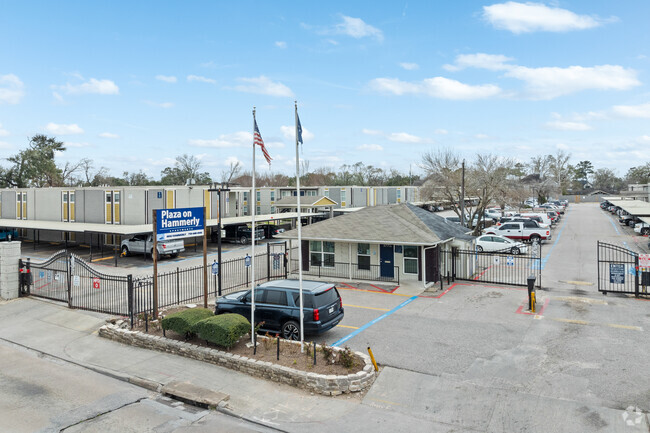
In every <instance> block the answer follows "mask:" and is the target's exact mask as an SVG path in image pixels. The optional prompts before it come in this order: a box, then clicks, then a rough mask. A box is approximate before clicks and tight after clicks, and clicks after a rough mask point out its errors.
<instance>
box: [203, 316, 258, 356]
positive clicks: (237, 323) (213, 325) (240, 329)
mask: <svg viewBox="0 0 650 433" xmlns="http://www.w3.org/2000/svg"><path fill="white" fill-rule="evenodd" d="M250 330H251V324H250V322H249V321H248V320H247V319H246V318H245V317H244V316H241V315H239V314H220V315H218V316H212V317H209V318H207V319H203V320H201V321H200V322H197V323H196V324H195V325H194V327H193V328H192V331H193V332H194V333H195V334H196V335H198V336H199V338H200V339H202V340H205V341H209V342H210V343H214V344H216V345H217V346H221V347H225V348H230V347H232V346H234V345H235V343H236V342H237V341H238V340H239V339H240V338H241V337H242V335H245V334H247V333H248V332H250Z"/></svg>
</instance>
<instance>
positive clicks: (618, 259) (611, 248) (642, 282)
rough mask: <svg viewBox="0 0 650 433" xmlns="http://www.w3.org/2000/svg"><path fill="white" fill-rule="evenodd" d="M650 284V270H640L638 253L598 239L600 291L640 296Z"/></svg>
mask: <svg viewBox="0 0 650 433" xmlns="http://www.w3.org/2000/svg"><path fill="white" fill-rule="evenodd" d="M639 276H640V277H641V278H639ZM648 285H650V270H648V269H647V268H644V269H642V270H641V272H640V269H639V255H638V254H637V253H635V252H634V251H631V250H628V249H627V248H624V247H621V246H619V245H612V244H606V243H604V242H600V241H598V291H599V292H602V293H603V294H607V292H613V293H629V294H633V295H635V296H639V294H641V293H643V294H645V293H647V286H648ZM640 286H642V287H640Z"/></svg>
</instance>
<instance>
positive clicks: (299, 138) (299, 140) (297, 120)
mask: <svg viewBox="0 0 650 433" xmlns="http://www.w3.org/2000/svg"><path fill="white" fill-rule="evenodd" d="M296 122H297V125H298V127H297V128H296V130H297V131H298V143H300V144H302V125H301V124H300V117H298V112H296Z"/></svg>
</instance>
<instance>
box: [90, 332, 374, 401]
mask: <svg viewBox="0 0 650 433" xmlns="http://www.w3.org/2000/svg"><path fill="white" fill-rule="evenodd" d="M99 335H100V336H101V337H104V338H108V339H111V340H114V341H119V342H120V343H125V344H129V345H131V346H137V347H142V348H145V349H153V350H158V351H161V352H168V353H173V354H175V355H180V356H185V357H187V358H192V359H196V360H198V361H204V362H209V363H211V364H215V365H219V366H221V367H226V368H230V369H232V370H237V371H241V372H242V373H248V374H250V375H251V376H256V377H261V378H264V379H269V380H273V381H276V382H281V383H286V384H287V385H292V386H295V387H298V388H303V389H306V390H309V391H312V392H315V393H319V394H323V395H339V394H342V393H349V392H358V391H361V390H363V389H366V388H367V387H369V386H370V384H372V382H373V380H374V379H375V372H374V369H373V366H372V363H371V361H370V357H369V356H367V355H365V354H363V353H360V352H355V354H356V355H358V356H359V357H360V358H361V359H363V362H364V366H363V369H362V370H361V371H358V372H356V373H354V374H348V375H345V376H331V375H324V374H316V373H308V372H305V371H299V370H295V369H293V368H289V367H284V366H280V365H276V364H273V363H271V362H264V361H257V360H255V359H251V358H246V357H243V356H239V355H233V354H231V353H227V352H222V351H220V350H217V349H213V348H209V347H202V346H197V345H195V344H191V343H187V342H184V341H177V340H172V339H169V338H165V337H160V336H154V335H149V334H144V333H142V332H138V331H130V330H128V329H123V328H120V327H119V326H116V325H112V324H107V325H104V326H102V327H101V328H100V329H99ZM263 338H265V337H259V339H263ZM295 344H300V343H299V342H295ZM333 349H334V350H342V349H340V348H338V347H334V348H333Z"/></svg>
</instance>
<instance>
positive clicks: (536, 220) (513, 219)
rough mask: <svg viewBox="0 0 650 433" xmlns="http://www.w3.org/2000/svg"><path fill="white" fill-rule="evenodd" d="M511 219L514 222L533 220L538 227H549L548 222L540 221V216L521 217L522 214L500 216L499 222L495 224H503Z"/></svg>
mask: <svg viewBox="0 0 650 433" xmlns="http://www.w3.org/2000/svg"><path fill="white" fill-rule="evenodd" d="M511 221H514V222H526V221H535V222H536V223H537V225H538V226H539V227H540V228H543V229H547V228H549V227H550V226H549V225H548V224H544V223H543V222H541V221H542V218H541V217H538V216H530V217H523V216H518V217H503V218H501V219H500V220H499V222H498V223H497V226H501V225H503V224H505V223H507V222H511Z"/></svg>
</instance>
